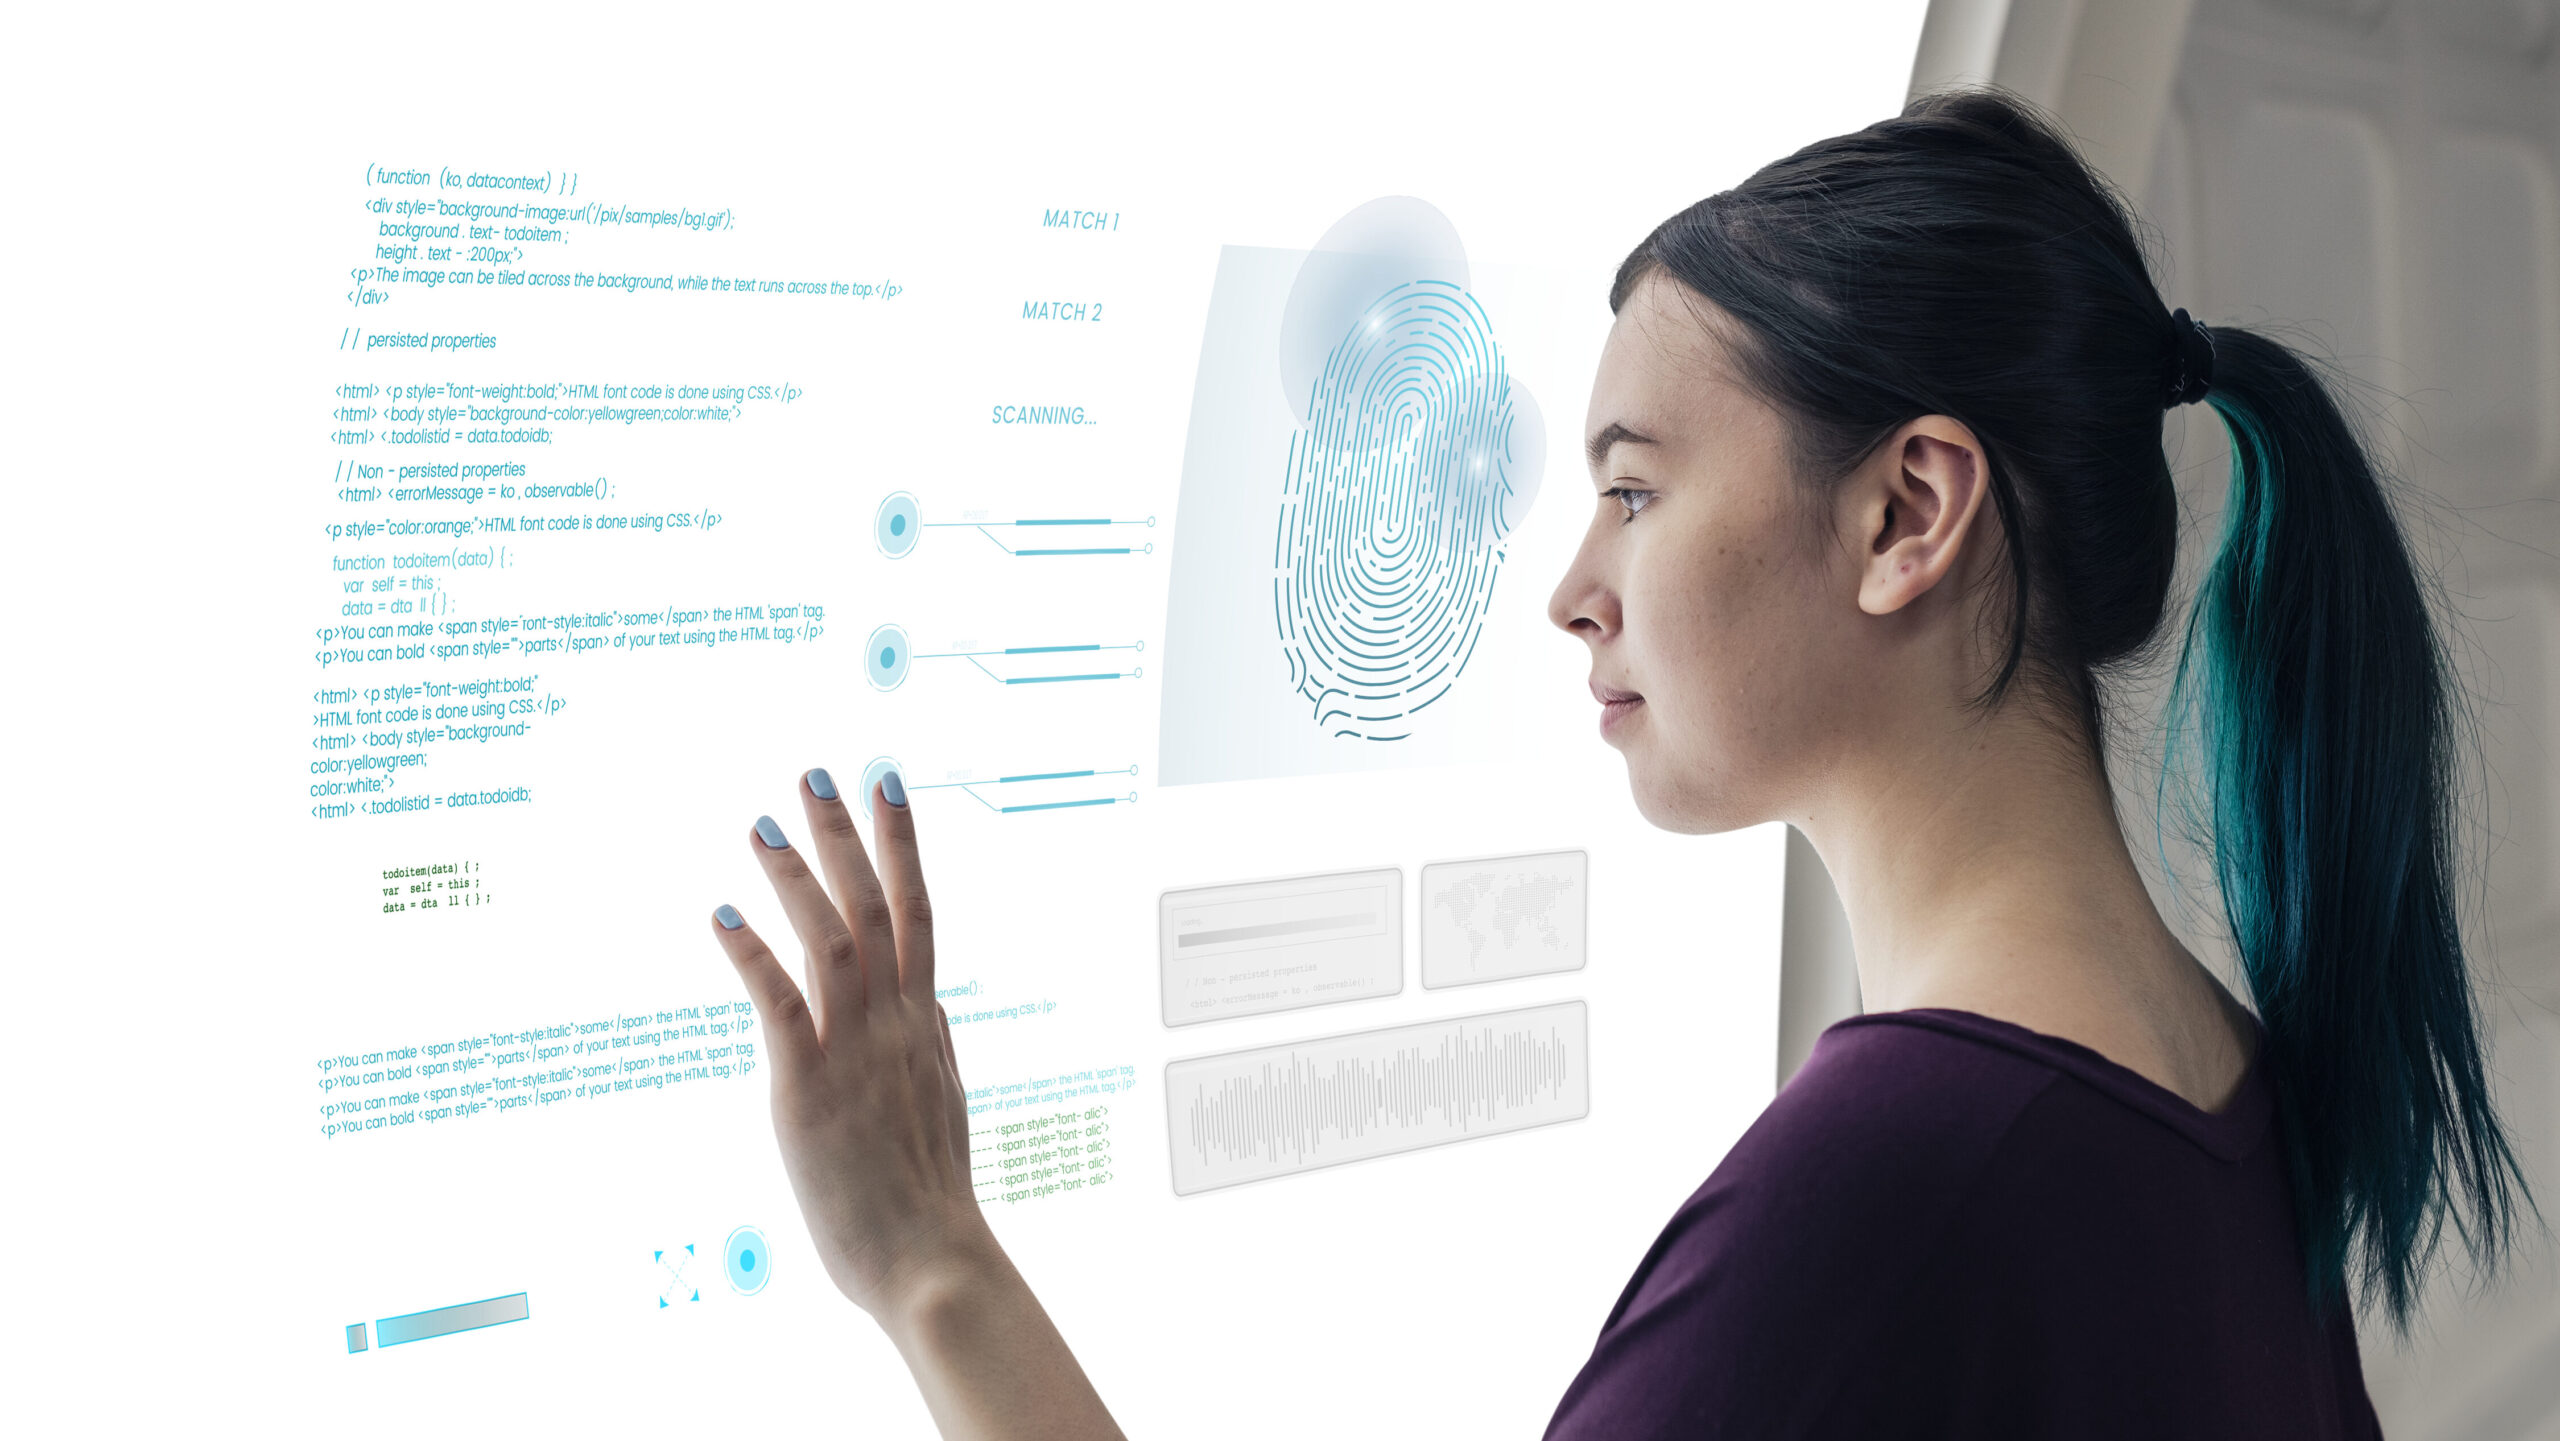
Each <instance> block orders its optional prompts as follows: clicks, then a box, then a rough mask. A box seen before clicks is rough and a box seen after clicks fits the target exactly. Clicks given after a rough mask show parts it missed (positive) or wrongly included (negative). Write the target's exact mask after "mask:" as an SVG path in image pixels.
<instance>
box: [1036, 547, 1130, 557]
mask: <svg viewBox="0 0 2560 1441" xmlns="http://www.w3.org/2000/svg"><path fill="white" fill-rule="evenodd" d="M1129 553H1130V551H1129V547H1128V546H1125V545H1122V546H1091V547H1087V548H1085V549H1082V550H1017V551H1015V552H1014V554H1015V555H1127V554H1129Z"/></svg>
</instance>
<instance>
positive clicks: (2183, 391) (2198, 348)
mask: <svg viewBox="0 0 2560 1441" xmlns="http://www.w3.org/2000/svg"><path fill="white" fill-rule="evenodd" d="M2169 321H2170V324H2171V325H2172V326H2174V327H2175V328H2176V331H2177V344H2176V353H2175V355H2174V356H2173V357H2172V368H2171V370H2170V372H2169V399H2168V401H2167V402H2166V404H2167V405H2193V404H2195V403H2196V402H2197V401H2199V400H2202V399H2204V395H2205V392H2206V391H2208V390H2211V389H2212V388H2213V332H2212V331H2210V330H2207V329H2205V327H2204V322H2203V321H2201V320H2190V319H2188V318H2187V313H2186V312H2185V311H2183V310H2175V311H2171V312H2170V313H2169ZM2163 408H2166V407H2165V406H2164V407H2163Z"/></svg>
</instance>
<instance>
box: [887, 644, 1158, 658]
mask: <svg viewBox="0 0 2560 1441" xmlns="http://www.w3.org/2000/svg"><path fill="white" fill-rule="evenodd" d="M1136 649H1138V645H1137V643H1136V642H1135V641H1132V642H1131V643H1129V644H1127V645H1099V644H1097V645H1009V646H1006V647H1005V648H1004V649H1002V650H929V651H918V652H916V659H918V660H966V659H968V658H970V657H973V656H982V655H1058V654H1062V653H1064V652H1067V651H1080V650H1136Z"/></svg>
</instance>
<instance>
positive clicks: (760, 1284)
mask: <svg viewBox="0 0 2560 1441" xmlns="http://www.w3.org/2000/svg"><path fill="white" fill-rule="evenodd" d="M765 1250H766V1247H765V1244H764V1233H763V1232H761V1231H758V1230H757V1229H756V1228H755V1227H753V1226H740V1227H739V1228H738V1229H736V1230H734V1231H732V1232H730V1233H729V1244H728V1245H726V1246H724V1247H722V1248H721V1256H722V1260H723V1262H724V1264H725V1268H726V1269H727V1271H728V1273H729V1287H730V1289H732V1290H734V1291H736V1292H737V1293H738V1294H739V1295H741V1296H752V1295H754V1294H756V1293H757V1292H758V1291H761V1290H763V1289H764V1283H765V1281H766V1279H767V1278H769V1277H771V1276H772V1275H773V1267H772V1265H771V1264H769V1263H768V1261H767V1259H766V1257H765V1254H764V1252H765Z"/></svg>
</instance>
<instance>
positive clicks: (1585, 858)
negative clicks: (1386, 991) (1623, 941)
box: [1420, 851, 1591, 989]
mask: <svg viewBox="0 0 2560 1441" xmlns="http://www.w3.org/2000/svg"><path fill="white" fill-rule="evenodd" d="M1590 889H1591V857H1590V855H1589V853H1587V852H1584V851H1547V852H1543V853H1541V854H1538V855H1528V856H1487V857H1485V858H1483V859H1481V860H1472V861H1446V862H1441V863H1438V864H1434V865H1428V866H1424V867H1423V868H1422V895H1421V900H1420V905H1421V907H1422V984H1423V986H1424V988H1425V989H1436V988H1438V987H1441V986H1465V985H1473V984H1474V983H1476V982H1478V981H1503V980H1509V979H1511V978H1512V977H1514V976H1542V975H1546V974H1548V973H1550V972H1553V971H1578V970H1581V969H1582V963H1583V961H1584V959H1585V957H1586V954H1587V950H1586V946H1585V932H1586V929H1587V919H1588V916H1589V906H1588V900H1589V892H1590Z"/></svg>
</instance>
